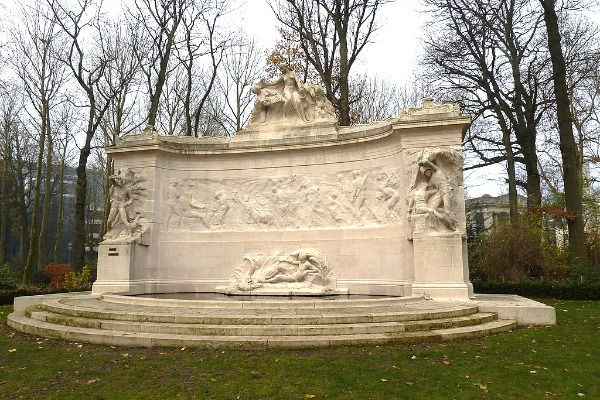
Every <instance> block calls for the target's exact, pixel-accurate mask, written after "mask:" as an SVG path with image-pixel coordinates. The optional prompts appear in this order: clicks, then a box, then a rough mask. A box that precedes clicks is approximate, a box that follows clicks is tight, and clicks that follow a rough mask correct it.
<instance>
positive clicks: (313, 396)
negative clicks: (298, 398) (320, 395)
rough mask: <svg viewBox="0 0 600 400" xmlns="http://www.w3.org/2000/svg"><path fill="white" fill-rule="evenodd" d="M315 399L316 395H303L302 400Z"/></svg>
mask: <svg viewBox="0 0 600 400" xmlns="http://www.w3.org/2000/svg"><path fill="white" fill-rule="evenodd" d="M315 397H317V395H316V394H305V395H304V398H305V399H314V398H315Z"/></svg>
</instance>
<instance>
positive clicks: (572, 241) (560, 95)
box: [540, 0, 588, 267]
mask: <svg viewBox="0 0 600 400" xmlns="http://www.w3.org/2000/svg"><path fill="white" fill-rule="evenodd" d="M540 1H541V3H542V7H543V8H544V21H545V22H546V31H547V33H548V49H549V51H550V59H551V60H552V72H553V80H554V95H555V96H556V116H557V119H558V133H559V138H560V153H561V156H562V162H563V183H564V189H565V206H566V211H567V227H568V230H569V248H568V251H569V262H570V264H571V266H578V267H586V266H587V265H588V259H587V248H586V245H585V231H584V229H585V226H584V221H583V202H582V196H583V190H582V175H581V157H580V156H579V155H578V151H577V145H576V143H575V137H574V135H573V124H572V122H573V118H572V115H571V105H570V104H571V102H570V99H569V91H568V88H567V78H566V76H567V70H566V63H565V58H564V55H563V52H562V45H561V43H560V40H561V37H560V31H559V28H558V16H557V14H556V10H555V8H554V0H540Z"/></svg>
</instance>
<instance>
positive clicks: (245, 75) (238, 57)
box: [216, 32, 263, 135]
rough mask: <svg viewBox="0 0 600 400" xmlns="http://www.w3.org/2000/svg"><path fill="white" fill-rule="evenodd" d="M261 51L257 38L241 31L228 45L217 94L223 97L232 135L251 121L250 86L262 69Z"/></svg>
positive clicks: (225, 123) (224, 120) (225, 124)
mask: <svg viewBox="0 0 600 400" xmlns="http://www.w3.org/2000/svg"><path fill="white" fill-rule="evenodd" d="M262 56H263V54H262V51H261V49H260V48H259V47H258V44H257V43H256V41H255V40H254V39H246V38H245V34H244V33H243V32H240V33H238V35H237V37H236V38H235V39H233V40H232V44H231V45H230V46H229V47H228V48H227V50H226V51H225V54H224V58H223V65H222V68H221V74H220V77H219V80H218V82H217V89H218V90H217V93H216V95H217V96H219V97H222V98H223V99H224V105H225V107H224V109H223V117H222V119H221V123H222V126H223V129H224V130H225V131H226V132H228V134H229V135H234V134H235V133H236V132H239V131H240V130H241V129H242V128H243V127H244V125H245V124H246V123H247V122H248V118H249V117H250V107H251V106H252V104H253V101H254V98H255V96H254V94H253V93H252V92H251V91H250V88H251V86H252V84H253V83H254V81H256V80H258V79H259V78H260V76H261V73H262V71H263V61H262Z"/></svg>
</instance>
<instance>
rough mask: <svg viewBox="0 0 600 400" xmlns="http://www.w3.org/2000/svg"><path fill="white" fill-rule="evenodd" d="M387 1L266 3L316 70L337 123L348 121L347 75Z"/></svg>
mask: <svg viewBox="0 0 600 400" xmlns="http://www.w3.org/2000/svg"><path fill="white" fill-rule="evenodd" d="M386 2H388V1H387V0H351V1H343V2H342V1H339V0H277V1H273V2H271V3H270V5H271V8H272V9H273V11H274V13H275V16H276V17H277V20H278V21H279V22H280V23H281V24H282V25H283V27H284V29H286V30H288V31H290V32H293V33H294V36H295V40H296V41H297V43H298V45H299V46H300V48H301V49H302V51H303V53H304V54H305V55H306V58H307V60H308V61H309V63H310V64H311V65H312V66H313V67H314V68H315V70H316V71H317V72H318V73H319V76H320V78H321V80H322V82H323V86H324V88H325V95H326V96H327V98H328V99H329V100H330V101H331V102H332V104H333V105H334V107H335V108H336V109H337V111H338V114H339V118H340V124H341V125H349V124H350V94H349V81H348V76H349V73H350V70H351V68H352V65H353V64H354V62H355V61H356V59H357V57H358V55H359V54H360V52H361V51H362V50H363V49H364V47H365V46H366V45H367V43H368V42H369V40H370V38H371V35H372V34H373V32H375V30H376V29H377V25H376V17H377V14H378V11H380V8H381V6H382V5H383V4H385V3H386Z"/></svg>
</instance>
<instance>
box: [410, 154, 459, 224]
mask: <svg viewBox="0 0 600 400" xmlns="http://www.w3.org/2000/svg"><path fill="white" fill-rule="evenodd" d="M418 166H419V168H418V172H417V176H416V177H415V181H414V183H413V185H412V186H411V195H410V196H409V204H408V207H409V215H408V218H409V220H410V221H411V223H412V225H413V229H414V230H415V231H422V230H423V229H425V228H424V226H420V227H417V221H416V220H417V219H418V218H419V217H418V216H421V217H420V218H421V219H423V218H430V220H429V223H428V228H429V229H434V230H439V229H438V228H437V227H435V226H433V224H432V222H437V223H438V226H439V224H441V226H443V227H444V228H445V230H447V231H455V230H457V229H458V220H457V218H456V215H455V214H454V212H453V211H452V191H453V190H454V189H453V187H452V183H451V181H450V179H449V178H448V177H447V176H446V174H444V172H443V171H442V170H441V169H440V168H439V167H438V166H437V165H435V164H434V163H433V162H432V161H431V160H429V159H428V158H424V159H422V160H420V161H419V162H418ZM422 223H423V222H422Z"/></svg>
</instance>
